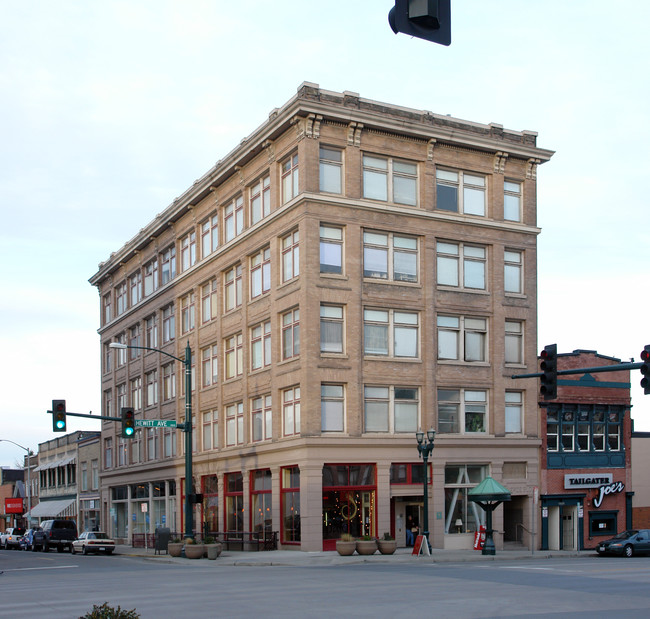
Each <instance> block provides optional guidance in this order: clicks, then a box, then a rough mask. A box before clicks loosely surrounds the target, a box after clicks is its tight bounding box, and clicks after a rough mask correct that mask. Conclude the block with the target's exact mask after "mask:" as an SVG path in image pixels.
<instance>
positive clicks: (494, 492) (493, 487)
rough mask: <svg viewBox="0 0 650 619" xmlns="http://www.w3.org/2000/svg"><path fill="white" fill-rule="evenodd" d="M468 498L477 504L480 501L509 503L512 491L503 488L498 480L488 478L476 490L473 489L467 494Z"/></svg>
mask: <svg viewBox="0 0 650 619" xmlns="http://www.w3.org/2000/svg"><path fill="white" fill-rule="evenodd" d="M467 498H468V499H469V500H470V501H474V502H475V503H478V502H480V501H509V500H510V490H508V489H507V488H506V487H505V486H502V485H501V484H500V483H499V482H498V481H496V479H492V477H486V478H485V479H484V480H483V481H482V482H481V483H480V484H479V485H478V486H476V488H472V489H471V490H470V491H469V492H468V493H467Z"/></svg>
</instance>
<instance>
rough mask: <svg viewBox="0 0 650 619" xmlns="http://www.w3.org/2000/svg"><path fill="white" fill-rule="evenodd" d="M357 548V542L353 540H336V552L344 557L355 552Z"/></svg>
mask: <svg viewBox="0 0 650 619" xmlns="http://www.w3.org/2000/svg"><path fill="white" fill-rule="evenodd" d="M356 548H357V543H356V542H355V541H354V540H352V541H350V542H344V541H343V540H340V539H338V540H336V552H338V553H339V554H340V555H343V556H344V557H349V556H350V555H353V554H354V551H355V550H356Z"/></svg>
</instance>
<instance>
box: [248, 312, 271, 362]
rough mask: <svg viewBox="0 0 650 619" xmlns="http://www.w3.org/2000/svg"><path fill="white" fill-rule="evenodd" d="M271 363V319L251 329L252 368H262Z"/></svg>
mask: <svg viewBox="0 0 650 619" xmlns="http://www.w3.org/2000/svg"><path fill="white" fill-rule="evenodd" d="M270 365H271V321H270V320H267V321H265V322H263V323H260V324H258V325H255V326H254V327H253V328H252V329H251V370H253V371H255V370H261V369H262V368H265V367H269V366H270Z"/></svg>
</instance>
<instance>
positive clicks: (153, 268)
mask: <svg viewBox="0 0 650 619" xmlns="http://www.w3.org/2000/svg"><path fill="white" fill-rule="evenodd" d="M143 271H144V288H143V294H144V296H145V297H148V296H149V295H151V294H153V293H154V292H155V291H156V290H158V258H154V259H153V260H149V262H147V264H145V265H144V268H143Z"/></svg>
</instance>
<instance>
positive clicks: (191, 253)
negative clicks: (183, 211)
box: [180, 230, 196, 273]
mask: <svg viewBox="0 0 650 619" xmlns="http://www.w3.org/2000/svg"><path fill="white" fill-rule="evenodd" d="M180 254H181V273H184V272H185V271H187V270H188V269H191V268H192V267H193V266H194V265H195V264H196V230H190V231H189V232H188V233H187V234H186V235H185V236H183V237H182V238H181V240H180Z"/></svg>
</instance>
